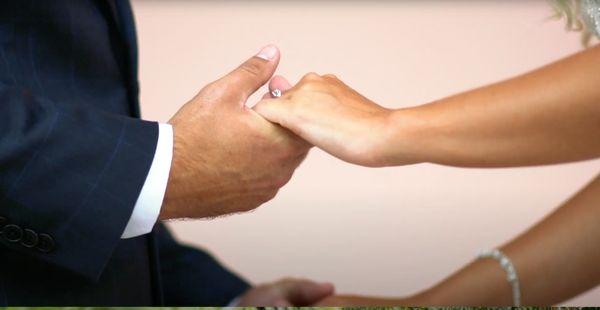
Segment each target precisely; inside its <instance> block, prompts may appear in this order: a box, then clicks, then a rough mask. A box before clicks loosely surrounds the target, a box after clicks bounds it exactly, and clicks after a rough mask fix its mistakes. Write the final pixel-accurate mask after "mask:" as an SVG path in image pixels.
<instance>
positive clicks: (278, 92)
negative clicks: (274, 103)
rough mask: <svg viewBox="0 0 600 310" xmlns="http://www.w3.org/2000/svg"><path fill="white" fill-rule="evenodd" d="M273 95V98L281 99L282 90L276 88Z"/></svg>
mask: <svg viewBox="0 0 600 310" xmlns="http://www.w3.org/2000/svg"><path fill="white" fill-rule="evenodd" d="M271 95H273V97H275V98H279V97H281V90H279V89H278V88H275V89H273V91H272V92H271Z"/></svg>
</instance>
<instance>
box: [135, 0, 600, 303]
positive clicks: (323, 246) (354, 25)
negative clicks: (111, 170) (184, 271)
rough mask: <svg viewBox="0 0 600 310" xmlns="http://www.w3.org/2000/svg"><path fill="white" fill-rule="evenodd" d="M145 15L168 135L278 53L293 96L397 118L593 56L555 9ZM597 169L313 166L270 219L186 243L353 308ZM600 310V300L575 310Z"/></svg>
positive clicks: (147, 10)
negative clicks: (190, 111)
mask: <svg viewBox="0 0 600 310" xmlns="http://www.w3.org/2000/svg"><path fill="white" fill-rule="evenodd" d="M133 5H134V11H135V14H136V16H137V22H138V26H139V43H140V56H141V58H140V73H141V76H140V78H141V86H142V102H143V103H142V110H143V115H144V117H145V118H146V119H151V120H159V121H166V120H168V119H169V117H170V116H171V115H172V114H173V113H174V112H175V111H176V110H177V109H178V108H179V106H181V105H182V104H183V103H184V102H186V101H187V100H188V99H189V98H190V97H191V96H193V95H194V93H195V92H196V91H197V90H198V89H199V88H200V87H201V86H202V85H204V84H206V83H208V82H210V81H211V80H213V79H216V78H217V77H219V76H221V75H222V74H224V73H226V72H228V71H229V70H231V69H232V68H234V67H235V66H237V65H238V64H239V63H241V61H242V60H244V59H246V58H247V57H249V56H251V55H252V54H253V53H255V52H256V51H257V50H258V49H259V48H260V47H261V46H262V45H265V44H267V43H275V44H277V45H278V46H279V47H280V48H281V50H282V52H283V58H282V62H281V66H280V70H279V73H280V74H283V75H285V76H287V77H289V78H290V79H291V80H292V81H296V80H297V79H298V78H300V77H301V76H302V75H303V74H304V73H305V72H307V71H316V72H319V73H336V74H337V75H338V76H340V77H341V78H342V79H344V80H345V81H346V82H348V83H349V84H350V85H352V86H353V87H355V88H356V89H357V90H359V91H360V92H362V93H364V94H366V95H367V96H368V97H370V98H371V99H373V100H375V101H377V102H379V103H381V104H383V105H385V106H388V107H402V106H410V105H414V104H419V103H424V102H427V101H429V100H433V99H436V98H440V97H442V96H446V95H449V94H452V93H455V92H458V91H461V90H465V89H469V88H472V87H475V86H478V85H482V84H485V83H489V82H492V81H496V80H499V79H503V78H507V77H510V76H512V75H515V74H518V73H521V72H524V71H527V70H529V69H532V68H535V67H537V66H540V65H543V64H545V63H547V62H550V61H552V60H555V59H558V58H560V57H563V56H565V55H568V54H570V53H573V52H576V51H578V50H579V49H580V45H579V36H578V35H577V34H572V33H571V34H568V33H566V32H565V31H564V27H563V22H556V21H548V20H546V18H547V17H548V16H550V15H551V9H550V7H549V6H548V4H547V3H546V2H544V1H504V2H501V1H463V2H457V1H438V2H433V1H420V2H417V1H412V2H400V1H397V2H392V1H381V2H375V1H362V2H360V1H351V2H343V1H339V2H319V1H266V2H250V1H219V2H218V1H143V0H137V1H134V2H133ZM255 99H256V98H255ZM255 99H254V100H252V101H251V103H254V102H255V101H256V100H255ZM509 125H510V124H507V126H509ZM206 147H210V146H209V145H207V146H206ZM599 168H600V161H598V160H597V161H590V162H584V163H576V164H569V165H560V166H552V167H539V168H526V169H497V170H480V169H457V168H447V167H441V166H435V165H429V164H423V165H416V166H411V167H400V168H389V169H367V168H361V167H356V166H352V165H348V164H345V163H342V162H339V161H337V160H335V159H333V158H331V157H329V156H327V155H326V154H324V153H323V152H320V151H318V150H314V151H312V152H311V154H310V155H309V157H308V159H307V160H306V162H305V163H304V164H303V165H302V166H301V167H300V169H299V170H298V171H297V173H296V175H295V177H294V178H293V179H292V181H291V182H290V183H289V185H287V186H286V187H285V188H284V189H283V190H282V191H281V192H280V194H279V195H278V196H277V198H276V199H275V200H273V201H271V202H269V203H268V204H266V205H264V206H263V207H261V208H260V209H259V210H257V211H255V212H253V213H250V214H244V215H236V216H231V217H227V218H222V219H216V220H211V221H189V222H179V223H173V224H172V227H173V228H174V229H175V231H176V233H177V235H178V236H179V237H180V238H181V239H182V240H184V241H186V242H189V243H192V244H195V245H199V246H204V247H207V248H209V249H210V250H212V251H213V252H214V253H215V254H216V255H217V256H218V257H219V258H220V260H221V261H222V262H224V263H225V264H227V265H228V266H231V267H232V268H234V269H235V270H237V271H238V272H239V273H240V274H241V275H243V276H245V277H247V278H248V279H250V280H251V281H254V282H261V281H269V280H273V279H276V278H278V277H281V276H286V275H293V276H301V277H309V278H315V279H319V280H329V281H333V282H334V283H336V284H337V287H338V290H339V291H341V292H357V293H368V294H386V295H403V294H408V293H412V292H415V291H416V290H419V289H421V288H425V287H426V286H428V285H431V284H433V283H434V282H435V281H437V280H440V279H441V278H442V277H444V276H445V275H447V274H448V273H450V272H452V271H453V270H455V269H456V268H458V267H459V266H461V265H463V264H465V263H467V262H468V261H469V260H470V259H472V258H473V256H474V255H475V254H476V253H477V251H478V250H480V249H483V248H490V247H494V246H496V245H498V244H499V243H502V242H504V241H506V240H508V239H510V238H512V237H513V236H515V235H516V234H517V233H518V232H520V231H522V230H523V229H525V228H526V227H528V226H530V225H531V224H533V223H535V222H536V221H537V220H539V219H540V218H541V217H543V216H544V215H545V214H547V213H548V212H550V211H551V210H552V209H553V208H554V207H555V206H557V205H558V204H559V203H560V202H561V201H563V200H564V199H566V198H567V197H568V196H569V195H570V194H572V193H574V192H575V191H576V190H577V189H578V188H580V187H581V186H582V185H583V184H584V183H585V182H587V181H588V180H589V179H590V178H591V177H593V176H594V175H596V174H597V173H598V172H599V171H600V169H599ZM591 246H597V245H591ZM557 255H560V253H557ZM599 268H600V267H599ZM565 276H566V277H568V276H569V275H565ZM598 303H600V290H599V289H597V290H595V291H593V292H590V293H588V294H586V295H584V296H581V297H580V298H578V299H575V300H573V301H572V302H571V304H578V305H580V304H598Z"/></svg>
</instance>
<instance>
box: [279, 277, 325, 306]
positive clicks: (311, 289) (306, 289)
mask: <svg viewBox="0 0 600 310" xmlns="http://www.w3.org/2000/svg"><path fill="white" fill-rule="evenodd" d="M279 284H280V285H281V288H282V289H283V292H284V294H285V296H286V297H287V300H288V301H290V302H291V303H292V304H293V305H296V306H308V305H312V304H314V303H316V302H318V301H320V300H321V299H323V298H325V297H328V296H331V295H332V294H333V292H334V287H333V285H332V284H331V283H316V282H313V281H309V280H284V281H282V282H280V283H279Z"/></svg>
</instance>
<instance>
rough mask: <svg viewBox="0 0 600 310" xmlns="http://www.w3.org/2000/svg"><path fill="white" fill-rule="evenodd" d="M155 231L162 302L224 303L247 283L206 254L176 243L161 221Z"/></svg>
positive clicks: (223, 304) (179, 304)
mask: <svg viewBox="0 0 600 310" xmlns="http://www.w3.org/2000/svg"><path fill="white" fill-rule="evenodd" d="M156 233H157V243H158V251H159V257H160V266H161V267H160V268H161V269H160V276H161V278H162V281H161V282H162V289H163V293H164V303H165V305H168V306H199V305H201V306H226V305H227V304H229V303H230V302H231V301H233V300H234V299H235V298H237V297H239V296H240V295H241V294H243V293H244V292H245V291H246V290H247V289H248V288H249V287H250V286H249V284H248V283H247V282H246V281H245V280H243V279H242V278H240V277H239V276H237V275H235V274H234V273H232V272H231V271H229V270H227V269H226V268H225V267H223V266H222V265H221V264H219V262H217V261H216V260H215V259H214V258H213V257H212V256H211V255H210V254H208V253H206V252H204V251H201V250H199V249H195V248H192V247H189V246H185V245H181V244H179V243H177V242H176V241H175V240H174V239H173V237H172V236H171V234H170V233H169V231H168V230H167V228H166V227H164V226H163V225H159V226H158V228H157V230H156Z"/></svg>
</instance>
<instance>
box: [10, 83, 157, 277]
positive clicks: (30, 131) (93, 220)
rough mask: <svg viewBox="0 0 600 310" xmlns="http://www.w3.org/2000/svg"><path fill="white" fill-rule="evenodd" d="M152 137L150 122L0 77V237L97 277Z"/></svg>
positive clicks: (123, 220) (148, 157) (140, 179)
mask: <svg viewBox="0 0 600 310" xmlns="http://www.w3.org/2000/svg"><path fill="white" fill-rule="evenodd" d="M157 137H158V126H157V124H156V123H153V122H147V121H142V120H139V119H134V118H128V117H124V116H119V115H114V114H110V113H106V112H102V111H100V110H97V109H94V108H93V107H92V106H88V105H86V104H85V103H82V104H78V105H67V104H57V103H55V102H52V101H50V100H48V99H46V98H43V97H37V96H35V95H33V94H31V93H29V92H28V91H27V90H25V89H23V88H20V87H18V86H10V85H6V84H2V83H1V82H0V221H1V222H2V223H0V227H1V226H4V229H3V230H2V235H1V236H0V242H1V243H2V244H3V246H4V247H7V248H9V249H10V250H12V251H18V252H22V253H26V254H29V255H32V256H34V257H36V258H39V259H40V260H43V261H46V262H48V263H49V264H53V265H56V266H60V267H63V268H66V269H68V270H71V271H73V272H75V273H78V274H82V275H84V276H86V277H89V278H91V279H98V277H99V276H100V275H101V273H102V270H103V268H104V266H105V264H106V263H107V262H108V260H109V258H110V257H111V253H112V251H113V250H114V248H115V247H116V245H117V243H118V242H119V240H120V237H121V235H122V233H123V231H124V228H125V226H126V224H127V222H128V220H129V218H130V215H131V213H132V210H133V207H134V205H135V202H136V200H137V197H138V195H139V192H140V190H141V188H142V186H143V184H144V182H145V179H146V176H147V173H148V170H149V168H150V165H151V163H152V159H153V157H154V152H155V149H156V143H157ZM0 246H2V245H0Z"/></svg>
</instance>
